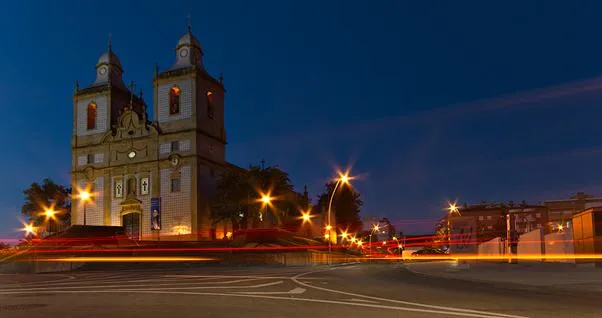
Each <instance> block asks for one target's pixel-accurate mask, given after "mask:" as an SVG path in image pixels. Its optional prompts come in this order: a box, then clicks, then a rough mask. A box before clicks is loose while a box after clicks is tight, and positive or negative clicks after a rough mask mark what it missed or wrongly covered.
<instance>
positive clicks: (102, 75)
mask: <svg viewBox="0 0 602 318" xmlns="http://www.w3.org/2000/svg"><path fill="white" fill-rule="evenodd" d="M175 52H176V56H175V62H174V63H173V65H172V66H171V67H169V68H167V69H165V70H162V71H159V69H158V68H157V67H156V68H155V75H154V79H153V85H154V92H153V98H152V99H153V118H152V119H151V118H148V115H147V104H146V101H145V99H144V98H143V96H142V93H141V92H140V93H138V94H136V93H135V92H134V85H133V84H132V85H126V84H125V83H124V82H123V79H122V73H123V66H122V65H121V63H120V62H119V59H118V57H117V55H116V54H115V53H114V52H113V50H112V48H111V45H110V43H109V47H108V51H107V52H105V53H104V54H102V55H101V56H100V58H99V59H98V62H97V63H96V79H95V80H94V81H93V82H92V84H90V85H88V86H86V87H83V88H81V87H79V86H78V85H77V84H76V88H75V93H74V96H73V116H74V123H73V136H72V142H71V147H72V183H73V192H74V197H75V198H77V194H78V193H77V192H78V191H80V193H81V192H83V191H85V192H89V193H90V194H91V196H90V198H89V199H88V200H85V199H84V198H83V197H82V198H80V199H79V200H77V199H75V200H74V203H73V210H72V224H79V225H108V226H123V227H124V228H125V230H126V232H127V233H128V235H130V236H131V237H132V238H134V239H144V240H162V239H174V238H175V239H186V240H200V239H208V238H210V237H211V236H215V233H214V235H212V234H211V233H212V226H211V219H210V209H209V203H208V199H209V197H210V196H211V194H212V192H213V191H214V189H215V180H216V177H217V175H218V173H219V172H220V171H223V170H224V169H230V168H231V167H232V166H231V165H229V164H228V163H226V161H225V151H226V131H225V128H224V86H223V83H222V80H221V79H216V78H214V77H212V76H211V75H210V74H209V73H208V72H207V71H206V69H205V68H204V66H203V49H202V47H201V45H200V43H199V41H198V40H197V39H196V38H195V37H194V35H193V34H192V31H191V29H190V27H189V28H188V32H186V34H184V35H183V36H182V37H181V38H180V40H179V41H178V43H177V46H176V50H175Z"/></svg>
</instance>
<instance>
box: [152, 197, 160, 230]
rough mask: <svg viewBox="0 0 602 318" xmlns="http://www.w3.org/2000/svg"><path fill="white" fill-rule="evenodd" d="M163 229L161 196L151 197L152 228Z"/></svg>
mask: <svg viewBox="0 0 602 318" xmlns="http://www.w3.org/2000/svg"><path fill="white" fill-rule="evenodd" d="M160 229H161V198H151V230H160Z"/></svg>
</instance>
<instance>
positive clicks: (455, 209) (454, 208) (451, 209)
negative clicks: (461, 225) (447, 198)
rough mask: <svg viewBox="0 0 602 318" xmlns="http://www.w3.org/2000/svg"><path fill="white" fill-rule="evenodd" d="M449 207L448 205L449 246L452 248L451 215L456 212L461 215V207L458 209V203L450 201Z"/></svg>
mask: <svg viewBox="0 0 602 318" xmlns="http://www.w3.org/2000/svg"><path fill="white" fill-rule="evenodd" d="M447 204H448V207H447V211H448V215H447V248H448V249H450V248H451V217H452V215H453V214H454V213H457V214H458V215H460V209H458V206H457V204H456V202H453V203H452V202H448V203H447Z"/></svg>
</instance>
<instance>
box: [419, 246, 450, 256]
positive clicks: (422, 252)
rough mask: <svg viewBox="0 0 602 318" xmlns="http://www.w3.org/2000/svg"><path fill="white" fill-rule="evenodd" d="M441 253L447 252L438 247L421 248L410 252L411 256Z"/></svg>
mask: <svg viewBox="0 0 602 318" xmlns="http://www.w3.org/2000/svg"><path fill="white" fill-rule="evenodd" d="M443 254H447V252H446V251H444V250H442V249H439V248H423V249H421V250H418V251H416V252H414V253H412V256H421V255H422V256H426V255H443Z"/></svg>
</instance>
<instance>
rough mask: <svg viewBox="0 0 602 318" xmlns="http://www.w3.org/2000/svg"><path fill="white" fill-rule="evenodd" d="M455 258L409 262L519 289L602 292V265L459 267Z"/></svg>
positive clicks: (418, 269) (415, 267) (419, 268)
mask: <svg viewBox="0 0 602 318" xmlns="http://www.w3.org/2000/svg"><path fill="white" fill-rule="evenodd" d="M455 265H456V263H455V262H453V261H441V262H419V263H405V264H404V267H405V268H406V269H408V270H409V271H411V272H414V273H416V274H420V275H427V276H435V277H441V278H445V279H460V280H468V281H474V282H481V283H494V284H496V285H502V284H505V285H508V286H511V285H512V286H513V287H518V288H521V287H522V288H525V287H527V288H528V287H531V288H539V289H542V288H553V289H556V290H565V291H583V292H594V293H602V268H583V267H577V266H575V264H564V263H519V264H505V263H471V264H470V265H469V266H468V268H461V267H456V266H455Z"/></svg>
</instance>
